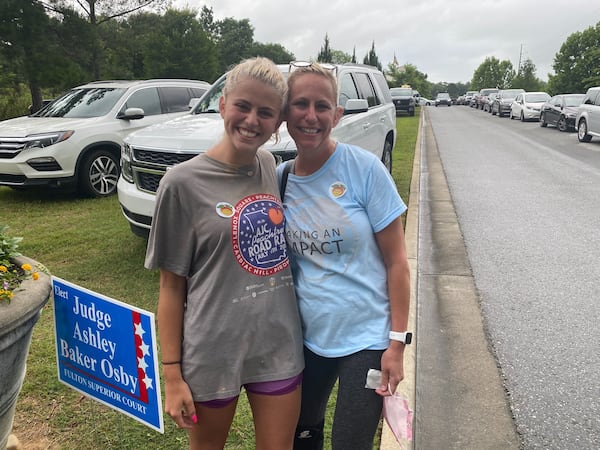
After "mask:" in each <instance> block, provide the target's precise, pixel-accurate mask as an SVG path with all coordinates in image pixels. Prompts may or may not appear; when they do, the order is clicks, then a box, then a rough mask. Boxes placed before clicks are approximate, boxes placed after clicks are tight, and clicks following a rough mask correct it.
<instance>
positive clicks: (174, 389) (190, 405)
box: [165, 368, 198, 429]
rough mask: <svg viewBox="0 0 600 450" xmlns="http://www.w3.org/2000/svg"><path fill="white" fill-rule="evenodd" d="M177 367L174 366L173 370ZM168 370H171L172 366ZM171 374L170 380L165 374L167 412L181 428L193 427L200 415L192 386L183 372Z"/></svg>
mask: <svg viewBox="0 0 600 450" xmlns="http://www.w3.org/2000/svg"><path fill="white" fill-rule="evenodd" d="M177 369H179V368H177ZM177 369H175V368H173V370H177ZM167 370H169V371H170V370H171V368H169V369H167ZM167 370H165V372H166V371H167ZM170 375H171V378H172V379H170V380H167V379H166V378H167V375H165V412H166V413H167V414H168V415H169V416H171V418H172V419H173V420H174V421H175V423H176V424H177V426H178V427H179V428H187V429H189V428H192V427H193V426H194V424H196V423H197V422H198V417H197V416H196V407H195V405H194V400H193V398H192V392H191V391H190V387H189V386H188V384H187V383H186V382H185V381H184V380H183V378H182V377H181V372H180V374H179V376H177V375H176V374H170Z"/></svg>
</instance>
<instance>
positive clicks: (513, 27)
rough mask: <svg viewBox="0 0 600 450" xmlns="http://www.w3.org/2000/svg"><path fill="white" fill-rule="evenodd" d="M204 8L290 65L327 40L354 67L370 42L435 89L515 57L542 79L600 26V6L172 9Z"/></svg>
mask: <svg viewBox="0 0 600 450" xmlns="http://www.w3.org/2000/svg"><path fill="white" fill-rule="evenodd" d="M203 5H206V6H208V7H211V8H212V9H213V13H214V16H215V19H216V20H219V19H223V18H225V17H233V18H235V19H237V20H241V19H249V21H250V24H251V25H252V26H253V27H254V39H255V40H256V41H258V42H261V43H277V44H281V45H282V46H284V47H285V48H286V49H287V50H288V51H290V52H291V53H293V54H294V56H295V57H296V59H299V60H300V59H304V60H306V59H315V58H316V56H317V54H318V53H319V50H320V48H321V46H322V45H323V43H324V39H325V33H327V35H328V36H329V42H330V46H331V48H333V49H335V50H341V51H344V52H346V53H348V54H352V51H353V48H356V57H357V60H358V61H359V62H362V60H363V58H364V56H365V55H366V54H367V52H368V51H369V50H370V48H371V44H372V42H373V41H374V42H375V51H376V53H377V56H378V57H379V60H380V62H381V63H382V66H383V67H384V68H387V65H388V64H389V63H391V62H392V61H393V59H394V55H395V56H396V59H397V60H398V63H399V64H400V65H402V64H405V63H410V64H413V65H415V66H416V67H417V69H418V70H419V71H421V72H423V73H426V74H427V75H428V80H429V81H431V82H433V83H437V82H441V81H446V82H463V83H464V82H467V81H469V80H470V79H471V77H472V75H473V72H474V71H475V69H476V68H477V67H478V66H479V65H480V64H481V63H482V62H483V61H484V60H485V58H486V57H488V56H494V57H496V58H498V59H500V60H505V59H508V60H510V61H511V63H512V64H513V66H514V68H515V70H516V69H517V66H518V64H519V55H521V60H524V59H526V58H530V59H531V60H532V61H533V63H534V64H535V66H536V68H537V72H536V74H537V76H538V78H541V79H542V80H547V79H548V73H552V72H553V70H552V63H553V60H554V56H555V55H556V53H557V52H558V51H559V50H560V47H561V45H562V44H563V42H564V41H565V40H566V39H567V37H568V36H569V35H571V34H572V33H574V32H576V31H583V30H585V29H586V28H588V27H590V26H594V25H595V24H596V23H597V22H599V21H600V1H599V0H394V1H392V0H301V1H294V0H174V7H176V8H178V9H182V8H183V7H185V6H189V7H191V8H194V9H198V10H200V9H201V8H202V6H203ZM521 49H522V50H521Z"/></svg>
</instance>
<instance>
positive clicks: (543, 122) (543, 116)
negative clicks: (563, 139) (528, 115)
mask: <svg viewBox="0 0 600 450" xmlns="http://www.w3.org/2000/svg"><path fill="white" fill-rule="evenodd" d="M547 126H548V122H546V114H544V113H541V114H540V127H542V128H546V127H547Z"/></svg>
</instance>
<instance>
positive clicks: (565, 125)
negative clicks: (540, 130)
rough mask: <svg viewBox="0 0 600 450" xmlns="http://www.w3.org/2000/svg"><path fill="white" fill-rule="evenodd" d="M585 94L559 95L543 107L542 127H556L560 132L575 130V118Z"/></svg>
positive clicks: (541, 113)
mask: <svg viewBox="0 0 600 450" xmlns="http://www.w3.org/2000/svg"><path fill="white" fill-rule="evenodd" d="M584 97H585V94H558V95H555V96H554V97H552V98H550V100H548V101H547V102H546V103H544V104H543V105H542V109H541V111H540V126H541V127H547V126H548V125H553V126H556V128H557V129H558V130H559V131H569V130H575V118H576V117H577V111H579V105H581V103H583V99H584Z"/></svg>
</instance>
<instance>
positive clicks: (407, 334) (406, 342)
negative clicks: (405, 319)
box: [404, 333, 412, 345]
mask: <svg viewBox="0 0 600 450" xmlns="http://www.w3.org/2000/svg"><path fill="white" fill-rule="evenodd" d="M411 342H412V333H406V337H405V338H404V343H405V344H406V345H408V344H410V343H411Z"/></svg>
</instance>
